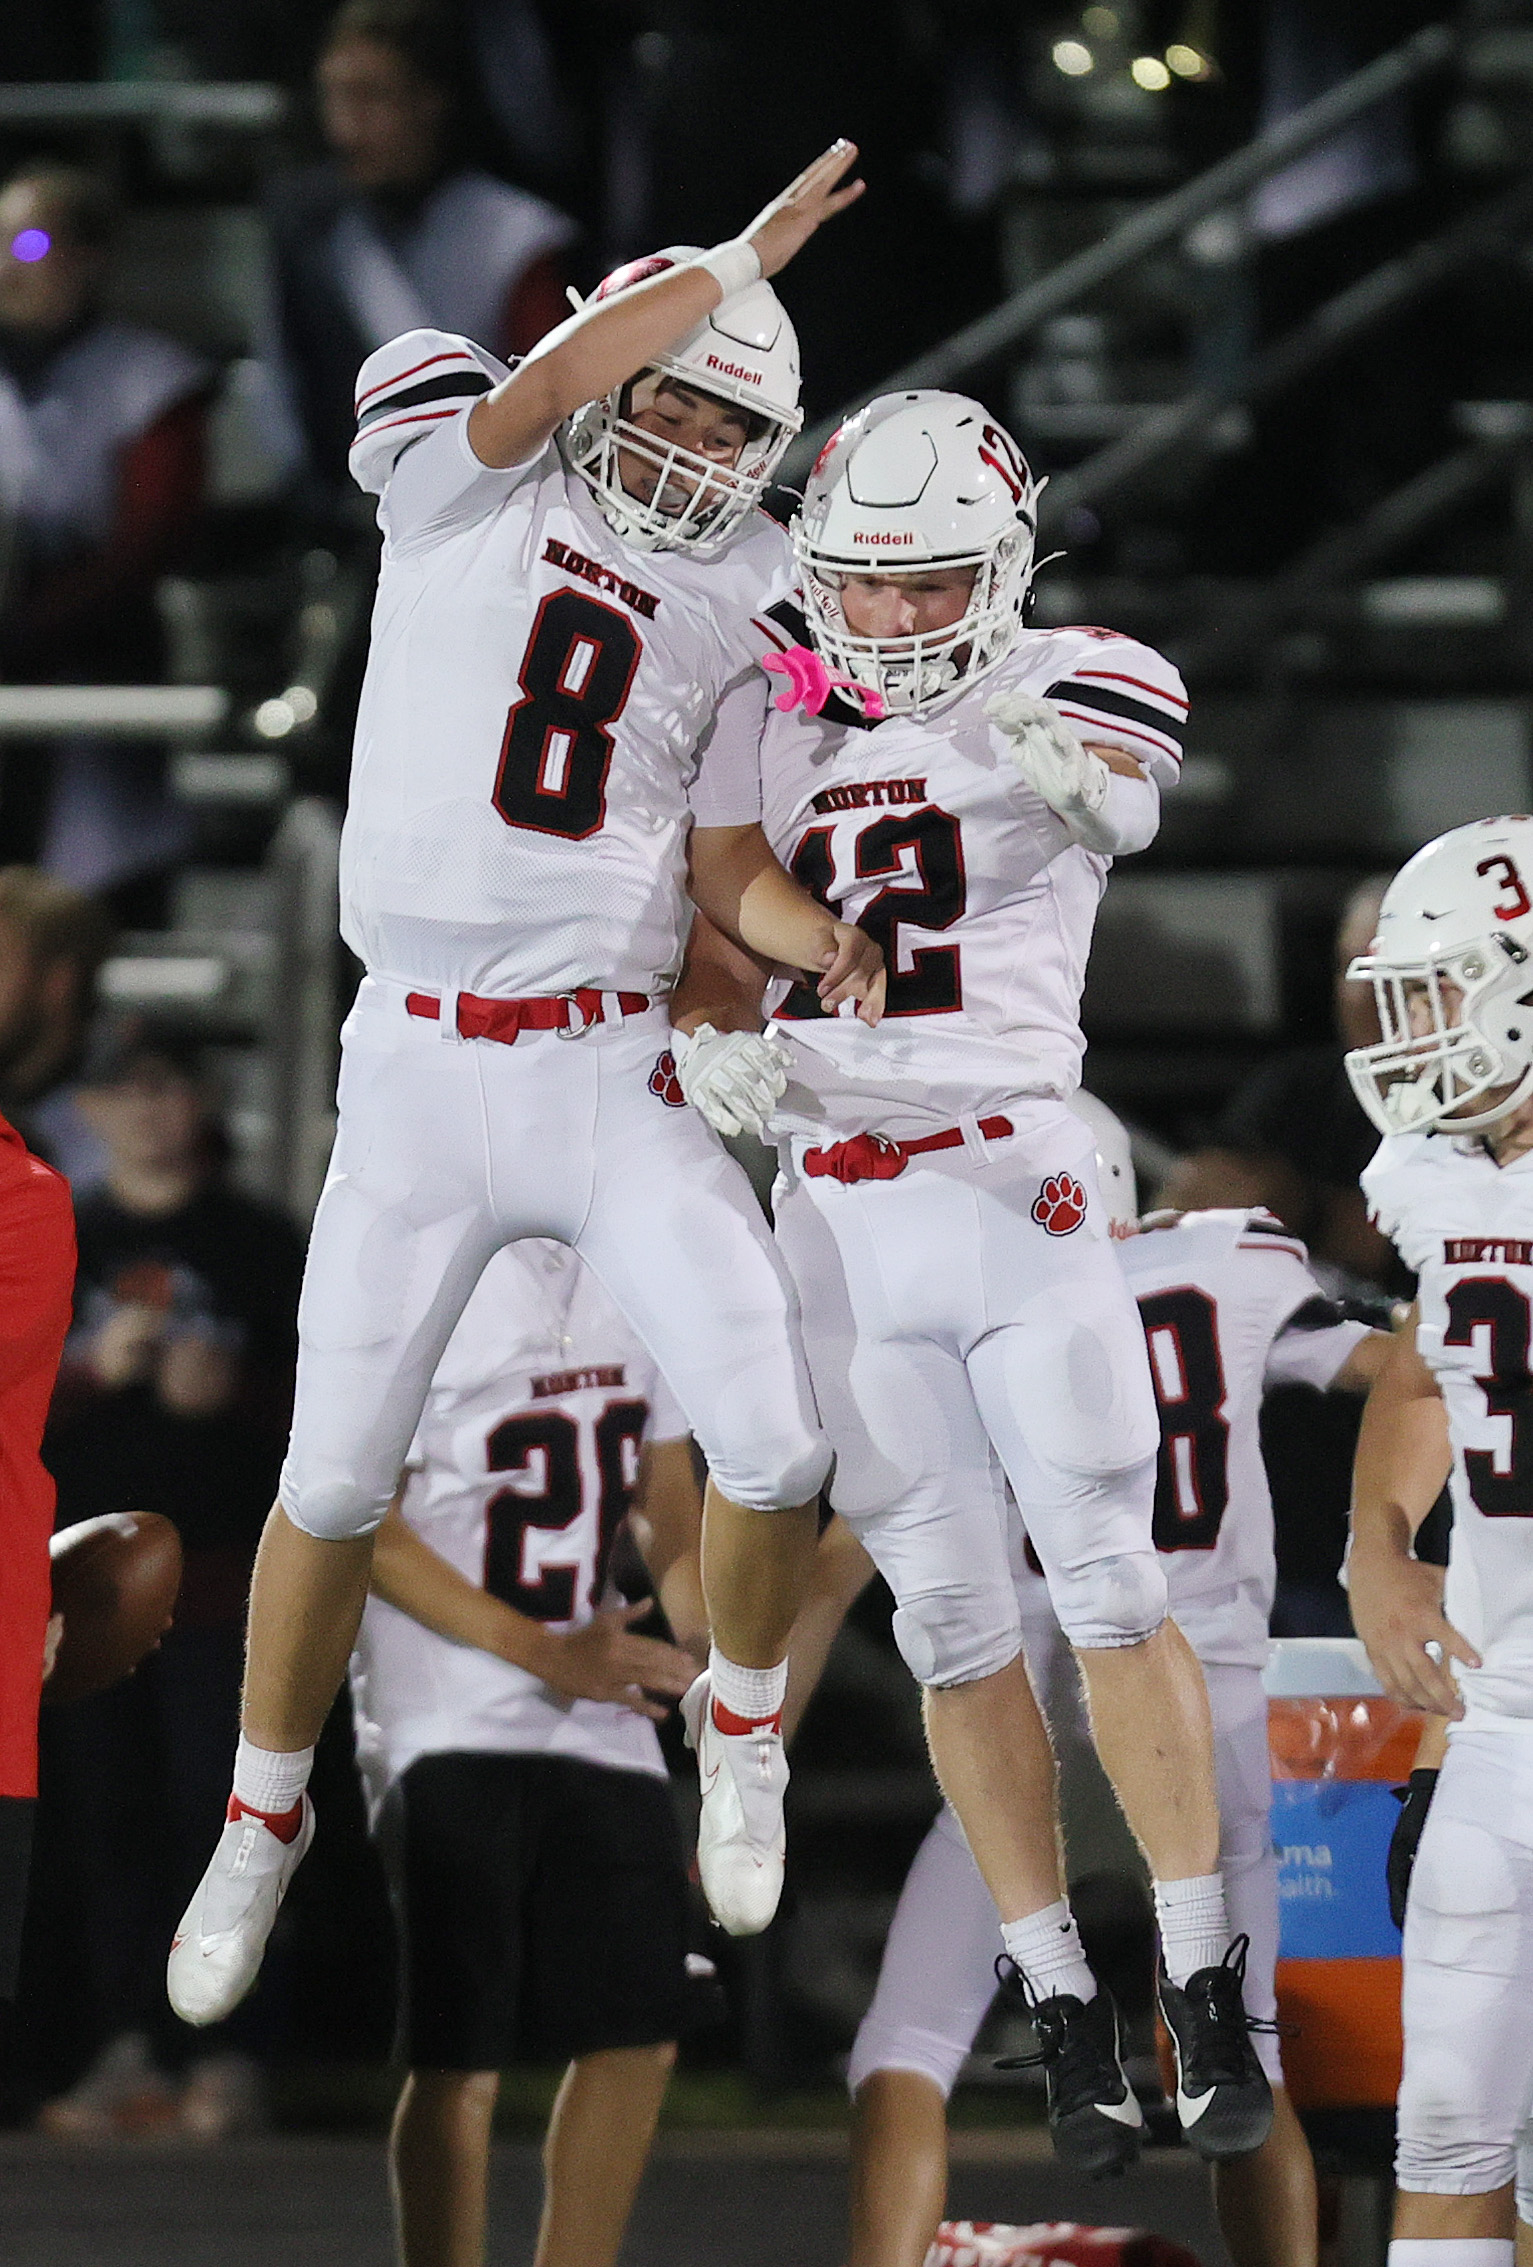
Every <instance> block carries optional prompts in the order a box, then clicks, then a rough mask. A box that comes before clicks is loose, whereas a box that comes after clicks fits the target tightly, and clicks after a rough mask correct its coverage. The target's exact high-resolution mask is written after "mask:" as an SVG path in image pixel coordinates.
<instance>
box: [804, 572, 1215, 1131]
mask: <svg viewBox="0 0 1533 2267" xmlns="http://www.w3.org/2000/svg"><path fill="white" fill-rule="evenodd" d="M771 620H772V625H773V627H774V629H775V630H776V632H777V636H776V643H777V644H778V645H779V646H781V645H786V644H787V643H788V642H789V640H790V638H791V636H792V634H793V628H794V625H795V623H796V622H797V620H798V617H797V616H796V615H795V613H794V611H793V609H792V608H791V607H786V606H785V607H782V608H779V609H777V610H775V611H774V613H773V615H772V617H771ZM773 683H774V686H776V685H780V684H781V679H780V678H776V677H774V679H773ZM1010 688H1018V689H1021V690H1023V691H1026V692H1030V693H1036V694H1041V695H1046V696H1047V697H1048V698H1049V699H1050V700H1052V701H1054V702H1055V703H1057V705H1058V706H1059V708H1060V709H1061V711H1062V712H1063V714H1064V716H1065V718H1066V720H1067V721H1068V723H1069V724H1070V725H1071V727H1072V729H1073V730H1074V731H1075V732H1076V734H1077V735H1078V736H1079V737H1080V738H1081V739H1082V740H1083V741H1106V742H1110V743H1112V744H1113V745H1115V746H1118V747H1121V748H1123V749H1124V750H1126V752H1127V753H1128V754H1130V755H1131V756H1133V757H1135V758H1136V759H1137V760H1138V761H1139V762H1140V763H1142V764H1143V765H1144V766H1145V768H1146V769H1147V770H1148V772H1149V773H1150V775H1151V777H1152V778H1153V779H1154V780H1155V782H1156V783H1157V785H1158V786H1167V785H1169V784H1170V783H1171V782H1173V781H1174V780H1175V778H1176V776H1177V771H1178V768H1179V764H1180V757H1181V735H1182V728H1183V722H1182V720H1183V718H1184V717H1185V715H1186V710H1187V702H1186V696H1185V694H1184V693H1183V690H1182V683H1181V679H1180V678H1179V677H1178V676H1177V674H1176V671H1175V670H1174V669H1173V668H1172V667H1171V665H1170V663H1169V662H1167V661H1164V660H1162V659H1161V657H1160V655H1159V654H1156V653H1152V652H1151V651H1150V650H1149V648H1148V647H1146V646H1142V645H1138V644H1136V643H1135V642H1134V641H1133V640H1132V639H1130V638H1123V637H1119V636H1118V635H1117V634H1116V633H1115V632H1112V631H1107V630H1092V629H1072V630H1054V631H1032V630H1030V631H1024V632H1023V633H1022V635H1021V637H1020V638H1019V639H1018V641H1017V644H1016V646H1015V648H1014V649H1013V651H1012V653H1011V654H1010V655H1009V656H1008V657H1007V659H1006V661H1005V662H1004V663H1003V664H1002V665H1001V667H1000V668H999V669H998V670H996V671H995V672H994V673H993V674H992V675H991V676H988V677H985V678H983V679H982V680H981V681H980V682H979V683H978V684H976V685H975V686H974V687H973V688H972V690H970V691H968V692H966V693H960V694H958V695H956V696H955V697H953V698H951V699H949V700H948V701H946V702H944V703H943V704H942V705H941V707H940V708H939V709H938V710H937V711H936V712H935V713H933V714H929V715H927V716H925V717H910V716H895V717H890V718H888V719H886V720H885V721H884V722H883V723H881V724H877V725H874V726H872V727H867V726H863V725H861V724H860V723H859V721H858V720H856V719H855V718H852V717H850V716H849V713H848V710H847V709H846V707H845V706H844V705H843V704H842V703H841V701H840V699H839V698H836V699H834V700H833V701H832V702H828V703H827V704H826V707H825V708H824V709H823V710H822V712H821V713H820V715H818V716H808V715H806V714H804V713H803V711H802V710H797V711H794V712H793V713H792V714H789V715H783V714H781V713H779V712H778V711H777V709H776V708H775V706H774V708H773V709H772V710H771V711H770V712H769V716H768V722H767V728H766V733H765V737H764V740H763V742H762V750H761V773H762V795H763V803H764V818H763V824H764V826H765V828H766V831H767V836H768V839H769V840H770V842H771V845H772V848H773V849H774V850H775V851H776V853H777V855H778V857H779V858H780V859H781V860H782V862H783V864H784V865H785V866H788V867H789V868H790V869H791V870H792V872H793V873H794V874H795V875H796V876H797V877H798V879H799V881H800V882H802V883H803V885H804V887H805V888H806V889H808V890H809V891H810V892H811V893H812V894H813V895H814V896H815V897H817V898H819V899H820V900H821V901H822V902H823V903H825V904H827V905H829V906H831V907H832V908H833V909H834V910H835V912H836V913H837V915H838V916H839V917H840V918H841V919H842V920H846V921H856V922H858V923H860V925H861V926H862V927H863V928H864V929H866V930H867V931H868V932H869V933H870V934H871V935H873V936H874V937H876V938H877V939H878V941H879V943H880V944H881V945H882V946H883V948H884V957H885V961H886V964H887V968H888V999H887V1005H886V1009H885V1014H884V1020H883V1022H882V1023H881V1024H880V1025H879V1026H878V1027H877V1028H876V1029H875V1030H869V1029H868V1027H867V1025H866V1024H863V1023H859V1022H856V1021H855V1020H853V1019H852V1018H851V1017H850V1016H847V1015H838V1016H826V1015H825V1014H824V1013H823V1012H822V1010H821V1009H820V1006H819V1003H818V1000H817V998H816V996H815V993H814V990H813V988H812V987H811V986H809V985H804V984H799V985H794V986H792V987H791V988H789V987H788V986H787V985H786V984H785V983H784V984H780V985H779V988H778V989H777V990H776V991H775V992H774V993H773V995H772V1006H773V1011H774V1014H775V1017H776V1028H777V1029H778V1030H779V1031H781V1032H783V1033H784V1034H785V1035H789V1036H791V1038H792V1040H793V1042H794V1055H795V1063H796V1067H795V1070H794V1073H793V1075H792V1078H791V1081H790V1084H789V1086H788V1089H787V1092H786V1093H785V1095H784V1097H783V1100H782V1102H781V1103H780V1104H779V1107H778V1113H777V1116H776V1119H775V1120H774V1131H776V1132H778V1133H785V1134H791V1133H801V1134H807V1135H810V1136H815V1137H819V1136H822V1135H824V1134H825V1133H826V1131H827V1130H829V1131H830V1132H832V1133H833V1134H834V1135H835V1136H836V1137H837V1138H840V1137H841V1136H843V1135H845V1134H849V1133H861V1132H880V1133H888V1134H891V1135H893V1136H895V1137H896V1138H900V1137H904V1138H913V1137H917V1136H919V1135H921V1134H923V1133H928V1132H930V1131H932V1129H933V1128H934V1127H938V1126H948V1125H951V1124H952V1123H953V1122H954V1120H955V1119H956V1118H958V1117H960V1116H962V1115H963V1114H965V1113H973V1114H974V1115H976V1116H982V1115H984V1114H985V1112H986V1111H987V1110H989V1109H991V1108H993V1107H997V1106H999V1105H1000V1104H1001V1103H1003V1102H1004V1101H1005V1100H1006V1099H1007V1098H1008V1097H1009V1096H1012V1095H1022V1094H1031V1095H1059V1096H1065V1095H1068V1094H1070V1093H1072V1092H1073V1091H1074V1089H1075V1087H1076V1086H1077V1085H1078V1084H1079V1081H1080V1062H1081V1055H1082V1052H1083V1049H1084V1044H1085V1043H1084V1041H1083V1039H1082V1037H1081V1030H1080V995H1081V986H1082V984H1083V983H1084V981H1085V975H1086V960H1087V955H1088V954H1089V952H1090V949H1091V932H1092V927H1093V925H1094V923H1095V920H1096V912H1097V906H1098V904H1099V902H1100V900H1101V896H1102V891H1103V888H1104V886H1105V884H1106V879H1107V873H1108V868H1109V864H1110V861H1109V860H1108V859H1106V858H1101V857H1098V856H1096V855H1094V854H1093V853H1092V852H1090V851H1086V850H1082V849H1080V848H1078V847H1077V846H1076V845H1075V843H1074V842H1073V841H1072V840H1071V837H1070V835H1069V833H1068V831H1067V829H1066V827H1065V825H1064V822H1063V821H1062V820H1061V819H1059V818H1058V817H1057V816H1056V815H1055V813H1054V812H1053V811H1052V810H1051V809H1050V808H1049V806H1048V805H1047V804H1046V803H1045V802H1044V801H1043V799H1042V798H1041V796H1039V795H1036V794H1034V793H1033V792H1032V790H1031V789H1029V788H1028V787H1026V786H1024V784H1023V782H1022V779H1021V777H1020V775H1019V774H1018V773H1017V771H1016V770H1015V769H1014V767H1013V766H1012V764H1011V763H1010V762H1009V761H1008V759H1007V756H1006V753H1005V750H1006V740H1005V736H1004V735H1003V734H1002V733H1001V731H1000V730H999V728H998V727H997V726H996V725H995V724H994V722H993V721H992V720H991V718H990V717H988V716H987V715H986V713H985V703H986V702H987V701H988V700H989V699H990V698H991V697H992V696H993V695H994V694H995V693H996V692H997V691H998V690H1002V689H1010Z"/></svg>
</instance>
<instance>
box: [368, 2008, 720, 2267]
mask: <svg viewBox="0 0 1533 2267" xmlns="http://www.w3.org/2000/svg"><path fill="white" fill-rule="evenodd" d="M675 2060H676V2049H675V2046H674V2045H664V2046H653V2047H609V2048H606V2049H605V2050H603V2052H601V2053H599V2054H588V2055H582V2056H581V2057H580V2058H579V2060H578V2061H576V2062H572V2063H571V2064H570V2066H569V2069H568V2070H567V2071H566V2072H565V2074H564V2083H563V2085H562V2086H561V2087H560V2088H559V2094H558V2099H557V2100H556V2101H555V2103H554V2107H553V2114H552V2116H551V2117H550V2118H549V2121H548V2135H547V2138H546V2140H545V2141H544V2144H543V2174H544V2190H543V2218H542V2222H541V2224H540V2226H539V2228H538V2248H537V2253H536V2255H535V2258H534V2262H533V2267H612V2263H613V2261H615V2260H616V2258H617V2255H618V2252H619V2250H620V2248H621V2246H622V2241H623V2236H624V2232H625V2231H626V2229H627V2226H628V2218H629V2214H630V2213H631V2212H632V2210H633V2200H634V2198H635V2197H636V2196H637V2194H638V2192H639V2182H640V2181H641V2180H642V2179H643V2177H644V2167H645V2165H646V2164H647V2162H648V2160H649V2151H650V2144H651V2142H652V2141H653V2140H654V2137H655V2126H656V2123H657V2121H658V2119H659V2116H660V2105H661V2103H662V2101H663V2100H664V2099H665V2089H666V2085H667V2083H668V2082H669V2079H670V2075H671V2069H672V2066H673V2065H674V2063H675ZM409 2267H416V2263H415V2262H414V2261H413V2260H412V2261H410V2263H409ZM443 2267H446V2262H445V2261H444V2262H443ZM452 2267H459V2263H458V2261H457V2260H454V2261H453V2262H452ZM464 2267H466V2261H465V2263H464Z"/></svg>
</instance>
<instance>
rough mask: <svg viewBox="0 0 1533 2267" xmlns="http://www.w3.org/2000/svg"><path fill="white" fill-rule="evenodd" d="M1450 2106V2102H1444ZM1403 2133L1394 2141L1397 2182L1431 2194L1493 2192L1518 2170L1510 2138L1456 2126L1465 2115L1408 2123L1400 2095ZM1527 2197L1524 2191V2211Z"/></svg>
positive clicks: (1489, 2193) (1448, 2194)
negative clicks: (1483, 2136)
mask: <svg viewBox="0 0 1533 2267" xmlns="http://www.w3.org/2000/svg"><path fill="white" fill-rule="evenodd" d="M1439 2106H1440V2107H1443V2108H1446V2106H1447V2105H1446V2104H1440V2105H1439ZM1400 2109H1401V2118H1402V2122H1401V2126H1400V2137H1399V2140H1398V2142H1397V2144H1396V2147H1395V2185H1396V2187H1397V2188H1405V2189H1410V2190H1411V2191H1412V2192H1413V2193H1414V2194H1417V2195H1426V2196H1490V2195H1492V2194H1494V2192H1495V2191H1496V2190H1497V2189H1498V2188H1505V2187H1506V2185H1507V2183H1508V2182H1509V2181H1512V2180H1515V2178H1516V2176H1517V2151H1516V2149H1515V2148H1514V2147H1513V2146H1512V2145H1511V2143H1510V2142H1496V2141H1476V2140H1474V2139H1473V2138H1472V2137H1471V2136H1470V2135H1469V2134H1468V2133H1467V2132H1462V2131H1454V2130H1453V2127H1454V2126H1455V2125H1461V2124H1462V2123H1463V2120H1461V2119H1459V2120H1455V2119H1453V2118H1451V2116H1450V2117H1448V2118H1446V2119H1444V2120H1442V2121H1441V2122H1440V2124H1439V2125H1438V2126H1436V2127H1428V2126H1426V2125H1423V2126H1421V2127H1416V2126H1412V2128H1411V2129H1410V2130H1407V2128H1406V2126H1405V2123H1404V2112H1405V2097H1404V2095H1403V2094H1402V2095H1401V2097H1400ZM1522 2202H1523V2199H1522V2198H1521V2197H1520V2196H1519V2206H1518V2208H1519V2212H1520V2210H1521V2206H1522Z"/></svg>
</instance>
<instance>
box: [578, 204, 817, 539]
mask: <svg viewBox="0 0 1533 2267" xmlns="http://www.w3.org/2000/svg"><path fill="white" fill-rule="evenodd" d="M697 252H698V247H697V246H696V245H694V244H673V245H671V246H670V247H669V248H668V249H667V250H666V251H664V252H656V253H654V254H653V255H652V257H650V258H649V259H645V260H633V261H630V262H629V264H628V266H627V267H622V268H615V269H614V270H613V272H612V274H611V275H609V276H608V277H606V279H605V280H604V281H603V282H601V283H599V284H598V285H597V287H596V290H595V292H594V294H593V298H594V299H610V298H611V297H612V296H613V294H614V293H615V292H619V291H626V290H627V289H628V288H629V287H630V286H631V285H633V284H636V283H643V282H645V281H646V279H647V278H648V277H650V276H654V275H663V274H664V272H665V270H666V269H667V268H674V267H677V266H679V265H680V264H681V263H682V262H683V261H685V260H691V259H695V258H696V256H697ZM571 297H572V298H573V297H574V294H573V293H572V294H571ZM583 304H585V305H589V304H591V302H590V301H586V302H583ZM657 373H658V374H663V375H664V376H667V377H671V378H676V379H678V380H679V381H680V382H681V383H682V384H683V385H686V386H691V387H695V388H696V390H697V391H698V392H699V393H705V394H711V395H713V396H714V398H715V399H716V400H719V401H727V402H729V403H731V404H732V405H733V406H734V407H736V408H737V409H743V410H744V411H745V412H746V414H747V416H748V418H749V420H750V431H749V435H748V437H747V439H746V442H745V445H744V447H743V448H742V449H741V451H740V455H739V459H738V461H737V462H736V463H735V464H732V465H726V464H719V463H717V462H715V460H714V459H713V458H712V457H705V456H699V455H698V454H697V453H696V451H695V450H692V449H683V448H679V447H676V446H673V445H670V444H667V443H666V442H665V441H663V440H661V439H659V438H658V436H657V435H655V434H653V433H646V432H645V431H644V429H643V427H642V426H639V425H635V424H634V423H633V422H632V419H631V418H630V416H629V411H630V409H631V407H632V403H633V395H634V391H635V388H637V387H639V386H642V385H643V384H644V383H645V382H646V380H652V379H653V376H654V375H655V374H657ZM798 386H799V377H798V337H797V334H796V333H795V331H794V328H793V325H792V324H791V323H790V322H789V320H788V315H787V310H786V308H785V307H784V306H783V303H782V301H781V300H780V299H779V298H778V296H777V294H776V292H775V291H774V290H773V289H772V287H771V285H770V284H769V283H753V284H750V285H748V286H747V287H746V289H745V290H744V291H737V292H735V293H734V294H733V296H732V297H730V298H729V299H726V300H723V301H722V302H721V303H720V304H719V305H718V306H717V307H715V308H714V310H713V312H712V314H711V315H709V316H708V317H707V319H706V321H704V322H702V323H699V325H698V327H697V329H696V330H695V331H692V332H690V333H689V334H688V336H687V337H686V338H684V339H682V340H681V341H680V343H679V344H678V345H676V346H673V347H672V348H671V349H670V351H669V352H668V353H666V354H662V355H657V356H656V358H655V360H654V362H653V363H651V364H650V365H649V367H648V369H646V370H644V371H641V372H640V373H639V374H638V376H637V377H635V378H631V379H629V381H628V383H627V384H626V385H622V386H618V387H615V388H614V390H613V391H612V392H611V393H610V394H607V395H605V396H604V397H603V398H602V399H601V400H600V401H592V402H587V403H586V405H585V407H584V409H577V410H576V412H575V414H574V416H573V417H571V418H570V419H569V420H568V421H567V423H566V424H565V426H564V428H563V432H562V434H561V436H560V443H561V447H562V449H563V452H564V461H565V463H566V464H567V465H568V466H569V468H570V470H571V472H573V473H576V474H578V476H579V477H580V479H582V480H583V481H584V482H585V483H586V485H587V487H588V488H589V489H590V490H591V492H592V494H593V495H594V496H595V498H596V501H597V503H598V504H599V505H600V507H601V510H602V514H603V517H604V518H605V519H606V520H607V521H608V522H609V524H610V525H611V526H612V527H613V528H614V529H615V531H616V532H617V534H619V535H620V536H621V537H622V539H623V541H624V542H625V543H626V544H628V545H629V546H630V548H631V549H633V550H635V551H689V552H691V553H693V554H694V555H695V556H703V557H706V556H707V555H708V554H709V553H710V552H713V551H716V550H718V549H719V548H720V547H721V546H722V545H723V544H724V542H725V541H726V540H727V538H728V537H729V536H730V535H731V534H732V533H733V532H734V530H735V529H736V528H737V527H738V526H739V524H740V522H741V520H742V519H744V517H745V515H746V513H747V512H749V511H750V510H751V509H752V507H753V506H754V505H756V504H758V503H759V502H760V501H761V498H762V496H763V495H764V494H765V492H766V489H767V486H768V484H769V483H770V481H771V478H772V475H773V473H774V472H775V471H776V469H777V467H778V465H779V464H780V463H781V462H782V455H783V451H784V450H785V449H786V448H787V446H788V443H789V442H790V441H791V440H792V438H793V436H794V434H795V433H796V432H797V431H798V429H799V427H800V426H801V425H802V424H803V422H804V420H803V415H802V413H801V411H800V409H799V406H798ZM619 450H622V451H625V452H627V453H629V454H631V455H633V456H636V457H639V458H641V459H642V460H643V462H644V463H645V464H646V465H649V466H653V468H654V470H655V475H656V478H655V490H654V495H653V497H652V498H651V500H650V501H649V502H648V503H644V502H642V501H641V500H640V498H639V497H637V496H631V495H630V494H629V493H628V490H627V489H626V488H625V487H624V486H623V483H622V479H621V477H620V474H619V468H618V452H619ZM668 493H669V495H670V496H671V497H672V498H673V499H674V498H676V497H678V496H681V497H684V499H685V501H684V502H682V503H681V504H680V506H679V508H673V509H672V510H670V511H667V510H665V509H663V508H662V500H663V499H664V498H665V497H666V496H667V494H668Z"/></svg>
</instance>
